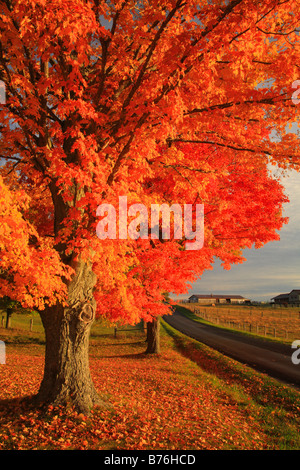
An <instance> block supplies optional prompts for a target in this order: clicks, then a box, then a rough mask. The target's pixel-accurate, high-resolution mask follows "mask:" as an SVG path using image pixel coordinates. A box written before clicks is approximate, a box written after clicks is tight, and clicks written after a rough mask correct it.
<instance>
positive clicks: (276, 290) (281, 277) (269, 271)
mask: <svg viewBox="0 0 300 470" xmlns="http://www.w3.org/2000/svg"><path fill="white" fill-rule="evenodd" d="M282 181H283V184H284V187H285V188H286V194H287V195H288V196H289V198H290V203H288V204H286V205H285V207H284V216H285V217H289V223H288V224H287V225H284V226H283V228H282V230H281V231H280V240H278V241H274V242H270V243H268V244H266V245H265V246H264V247H262V248H260V249H255V248H253V249H249V250H245V251H244V256H245V258H246V259H247V261H245V262H244V263H243V264H239V265H234V266H232V268H231V269H230V270H229V271H226V270H224V269H223V268H222V267H221V266H220V264H221V263H220V262H219V261H218V260H217V261H216V262H215V265H214V269H213V270H212V271H207V272H205V273H204V274H203V276H202V278H201V279H199V280H197V281H196V282H195V283H194V284H193V285H192V289H191V290H190V291H189V294H188V295H187V296H180V298H186V297H189V296H190V295H192V294H211V293H214V294H239V295H243V296H244V297H247V298H250V299H251V300H262V301H269V300H270V299H271V298H272V297H274V296H275V295H278V294H281V293H285V292H290V291H291V290H292V289H300V173H297V172H296V171H290V172H289V173H288V175H287V176H286V177H285V178H284V179H282Z"/></svg>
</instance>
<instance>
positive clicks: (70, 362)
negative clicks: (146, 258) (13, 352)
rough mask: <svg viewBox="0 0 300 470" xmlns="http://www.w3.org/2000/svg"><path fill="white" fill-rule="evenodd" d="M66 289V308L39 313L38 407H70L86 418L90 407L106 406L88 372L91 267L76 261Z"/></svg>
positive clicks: (91, 293)
mask: <svg viewBox="0 0 300 470" xmlns="http://www.w3.org/2000/svg"><path fill="white" fill-rule="evenodd" d="M73 267H74V268H75V275H74V277H73V279H72V281H71V282H70V284H69V285H68V304H69V305H68V307H64V306H62V305H56V306H54V307H49V308H47V309H45V311H41V312H40V315H41V319H42V322H43V325H44V328H45V337H46V352H45V366H44V377H43V380H42V383H41V386H40V389H39V392H38V394H37V396H36V401H37V402H38V403H53V404H56V405H66V404H68V403H70V404H73V405H74V406H75V408H76V409H77V410H78V411H80V412H82V413H86V414H88V413H89V412H90V410H91V408H92V407H93V406H94V405H102V406H106V405H105V404H104V403H103V402H102V401H101V399H100V397H99V396H98V394H97V392H96V390H95V387H94V384H93V382H92V378H91V375H90V369H89V357H88V349H89V335H90V329H91V325H92V323H93V321H94V316H95V300H94V297H93V289H94V286H95V283H96V276H95V274H94V273H93V271H92V268H91V266H89V265H88V264H87V263H84V262H82V261H79V262H77V263H76V265H75V266H73Z"/></svg>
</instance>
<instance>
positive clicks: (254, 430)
mask: <svg viewBox="0 0 300 470" xmlns="http://www.w3.org/2000/svg"><path fill="white" fill-rule="evenodd" d="M7 349H8V350H7V363H6V364H5V365H0V368H1V369H0V373H1V376H0V377H1V378H0V385H1V389H0V450H6V449H19V450H22V449H25V450H27V449H35V450H36V449H82V450H84V449H134V450H143V449H151V450H155V449H158V450H171V449H253V450H254V449H269V448H274V439H273V440H271V439H270V436H268V435H267V434H266V432H265V428H264V426H263V425H262V423H261V421H260V419H259V412H258V411H257V408H255V407H254V406H253V404H252V403H251V400H252V399H251V394H250V393H248V392H249V387H248V388H247V386H246V385H245V387H244V394H245V395H244V398H243V399H241V392H239V399H237V398H234V393H233V389H231V392H229V390H230V388H229V387H230V386H231V387H233V385H234V384H233V378H232V375H231V376H230V371H229V366H228V370H226V368H224V369H223V377H222V379H216V376H214V375H213V374H211V375H210V373H208V372H207V371H205V367H200V366H199V364H197V361H195V357H194V358H193V361H192V360H191V359H190V358H189V357H184V356H183V355H182V354H181V353H180V352H179V351H178V350H175V349H174V347H173V346H172V344H171V342H170V339H168V338H166V337H165V336H164V337H163V348H162V353H161V354H160V355H159V356H155V355H146V354H145V353H144V351H145V342H144V340H143V338H141V337H138V336H137V335H135V336H132V337H130V336H128V337H124V338H121V337H120V338H117V339H116V338H113V337H103V338H100V339H97V340H93V341H91V348H90V368H91V373H92V377H93V380H94V383H95V386H96V388H97V390H98V392H99V394H100V395H101V396H102V397H105V398H106V399H107V400H109V402H110V403H111V405H112V408H111V409H110V410H101V409H95V410H93V411H92V413H91V415H90V416H88V417H86V416H84V415H82V414H78V413H76V412H75V411H74V410H73V409H72V408H70V409H69V408H63V407H53V406H49V407H48V408H47V409H45V408H35V407H34V406H32V405H30V402H28V401H27V400H26V399H24V398H25V397H26V396H32V395H34V394H35V393H36V392H37V390H38V387H39V384H40V381H41V379H42V374H43V364H44V348H43V346H42V345H37V344H23V345H22V344H15V345H8V348H7ZM187 351H188V349H187ZM190 353H191V351H190ZM197 354H198V356H199V354H200V355H201V352H199V351H198V353H197ZM198 360H200V357H198ZM202 360H203V361H204V362H205V361H206V362H207V365H208V364H209V361H210V362H211V361H212V358H210V359H209V358H208V357H207V356H206V355H205V354H204V353H202ZM198 362H199V361H198ZM204 366H205V364H204ZM220 380H222V382H220ZM254 382H255V381H254ZM247 393H248V394H247ZM293 413H294V412H293ZM295 419H296V418H295ZM297 419H299V416H298V418H297ZM279 440H280V439H279ZM275 447H276V445H275Z"/></svg>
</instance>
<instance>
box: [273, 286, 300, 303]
mask: <svg viewBox="0 0 300 470" xmlns="http://www.w3.org/2000/svg"><path fill="white" fill-rule="evenodd" d="M271 300H273V301H274V303H275V304H282V305H295V306H300V289H293V290H292V291H291V292H290V293H288V294H279V295H276V297H273V298H272V299H271Z"/></svg>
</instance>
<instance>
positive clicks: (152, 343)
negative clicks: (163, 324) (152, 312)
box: [146, 318, 160, 354]
mask: <svg viewBox="0 0 300 470" xmlns="http://www.w3.org/2000/svg"><path fill="white" fill-rule="evenodd" d="M147 343H148V346H147V349H146V353H147V354H159V353H160V321H159V318H153V320H152V321H151V322H147Z"/></svg>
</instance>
